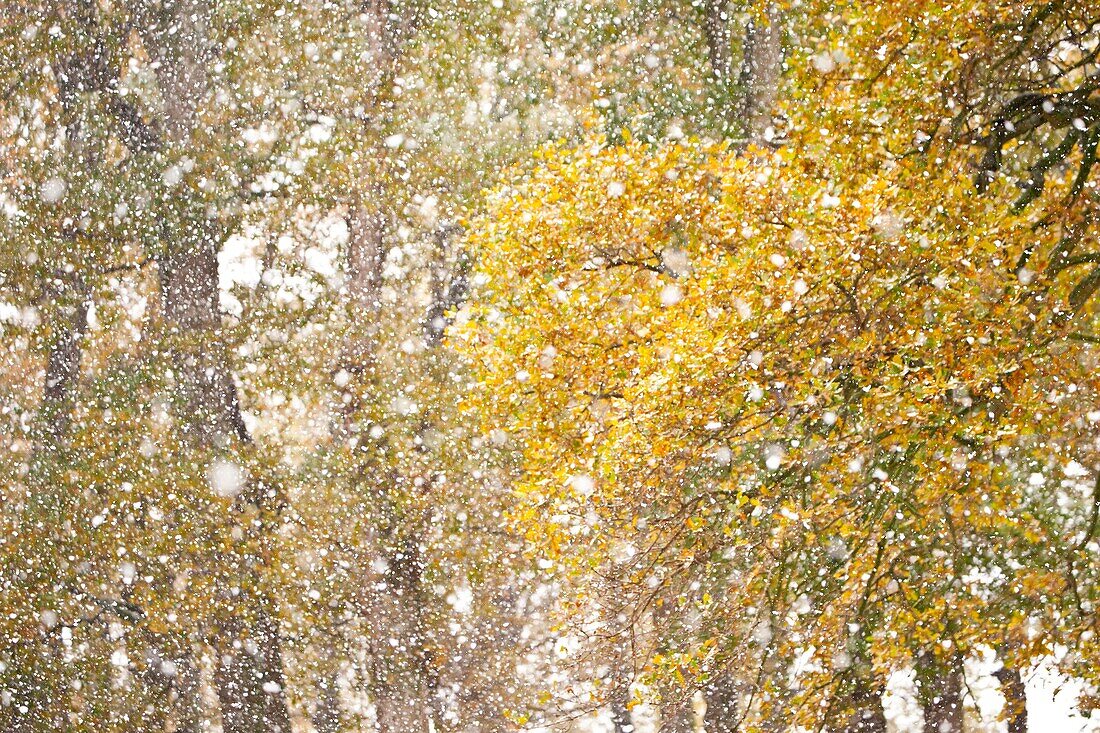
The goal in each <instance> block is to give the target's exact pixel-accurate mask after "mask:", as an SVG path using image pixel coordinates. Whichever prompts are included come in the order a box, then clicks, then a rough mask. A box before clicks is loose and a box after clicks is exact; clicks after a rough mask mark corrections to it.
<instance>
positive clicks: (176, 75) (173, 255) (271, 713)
mask: <svg viewBox="0 0 1100 733" xmlns="http://www.w3.org/2000/svg"><path fill="white" fill-rule="evenodd" d="M144 10H145V12H146V13H147V17H146V20H147V21H148V22H147V25H146V26H144V27H143V28H142V29H141V32H142V34H143V38H144V40H145V43H146V46H147V48H148V49H149V52H150V55H151V56H152V57H153V58H154V59H155V60H156V61H157V62H158V64H159V68H158V69H157V81H158V84H159V86H160V91H161V95H162V97H163V99H164V117H163V120H162V122H163V130H164V137H165V142H166V143H167V145H168V150H169V154H170V156H173V157H176V156H183V155H184V154H185V153H186V151H187V149H188V147H189V145H190V142H191V138H192V135H193V133H194V132H195V130H196V127H197V124H198V113H199V108H200V105H201V103H202V101H203V99H204V98H205V96H206V94H207V91H208V89H209V86H210V82H211V79H210V69H211V68H212V65H213V63H214V61H215V54H214V49H213V44H212V42H211V39H210V27H211V25H212V21H213V14H214V7H213V4H212V2H211V0H166V1H165V2H162V3H159V4H158V5H156V6H150V7H147V8H145V9H144ZM181 195H183V196H186V195H187V193H182V194H181ZM164 233H165V244H164V253H163V255H162V257H161V259H160V260H159V276H160V287H161V296H162V298H163V303H164V316H165V320H166V321H167V323H168V325H169V326H170V337H171V339H172V341H173V342H174V343H173V347H172V355H173V361H174V364H175V372H176V374H175V378H176V384H177V389H178V394H177V399H178V403H179V404H178V413H177V414H178V415H179V418H180V420H179V422H180V429H181V432H182V433H183V435H184V437H185V439H186V440H187V442H188V443H190V444H191V445H192V446H193V447H194V449H195V450H196V451H198V453H199V455H207V456H209V455H210V454H211V451H212V450H214V451H225V450H229V449H231V448H233V447H234V446H239V445H240V444H242V443H247V442H249V441H250V436H249V435H248V431H247V430H246V428H245V425H244V420H243V419H242V417H241V411H240V405H239V403H238V398H237V389H236V385H235V384H234V382H233V377H232V375H231V374H230V371H229V364H228V358H227V355H226V353H225V350H224V345H223V342H222V340H221V336H220V330H221V314H220V312H219V309H218V259H217V248H218V244H219V242H220V233H219V231H218V229H217V227H216V226H215V225H214V224H213V223H212V222H211V221H209V219H208V216H207V213H206V206H205V204H204V203H202V202H200V201H196V202H195V204H194V206H192V207H190V210H189V211H187V213H186V214H185V215H184V216H183V217H182V221H180V222H174V223H172V224H170V225H166V226H165V232H164ZM241 499H254V503H256V504H257V505H262V504H263V503H264V499H265V497H264V496H262V495H254V496H253V495H251V494H250V495H249V496H247V497H245V496H242V497H241ZM259 531H260V532H261V533H265V534H266V533H267V532H270V529H269V528H268V527H266V526H263V527H261V528H260V530H259ZM238 561H239V563H240V569H239V572H240V573H241V574H242V576H244V577H242V583H241V584H240V585H241V586H242V587H249V586H253V585H254V583H252V582H248V581H249V576H252V575H253V574H255V573H256V572H257V569H256V568H255V567H253V566H252V561H251V560H249V559H247V558H243V557H242V558H238ZM236 604H237V605H236V608H234V609H233V611H232V613H231V614H230V616H229V618H228V620H227V621H226V622H225V623H224V626H223V628H222V629H221V634H220V636H219V639H218V640H217V646H218V647H219V648H218V649H217V652H218V663H217V668H216V671H215V675H214V682H215V686H216V688H217V693H218V700H219V703H220V705H221V712H222V727H223V729H224V730H225V733H261V731H262V732H263V733H275V732H287V733H289V730H290V713H289V709H288V707H287V701H286V692H285V689H284V680H283V673H282V660H281V657H280V644H279V629H278V620H277V615H276V614H275V613H274V611H273V609H272V605H273V604H272V602H271V600H270V599H269V598H267V597H266V596H265V595H264V594H263V593H262V592H261V593H258V594H256V595H242V597H241V598H240V599H239V600H237V602H236Z"/></svg>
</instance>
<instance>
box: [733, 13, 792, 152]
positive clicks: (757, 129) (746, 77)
mask: <svg viewBox="0 0 1100 733" xmlns="http://www.w3.org/2000/svg"><path fill="white" fill-rule="evenodd" d="M782 73H783V27H782V15H781V13H780V10H779V6H778V4H777V3H774V2H771V3H768V4H767V6H766V7H765V8H764V10H763V12H762V13H758V14H755V15H754V16H753V17H752V19H751V20H750V21H749V24H748V27H747V28H746V29H745V43H744V56H743V58H742V62H741V89H742V93H743V94H744V97H743V98H742V104H741V109H740V110H739V117H740V120H741V122H742V124H743V125H744V132H745V136H746V139H747V142H748V143H749V144H752V145H765V144H767V143H769V142H770V140H769V136H768V128H770V127H771V126H772V115H773V114H774V112H775V102H776V98H777V97H778V95H779V81H780V77H781V76H782Z"/></svg>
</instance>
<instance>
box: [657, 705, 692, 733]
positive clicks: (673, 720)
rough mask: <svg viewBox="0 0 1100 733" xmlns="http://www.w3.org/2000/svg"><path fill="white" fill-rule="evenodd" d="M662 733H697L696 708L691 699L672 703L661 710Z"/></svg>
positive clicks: (660, 729)
mask: <svg viewBox="0 0 1100 733" xmlns="http://www.w3.org/2000/svg"><path fill="white" fill-rule="evenodd" d="M658 730H659V731H660V733H695V708H694V706H693V705H692V701H691V698H688V699H687V700H678V701H674V702H672V703H670V704H669V705H667V706H666V707H664V708H662V710H661V727H660V728H659V729H658Z"/></svg>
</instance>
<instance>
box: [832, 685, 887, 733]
mask: <svg viewBox="0 0 1100 733" xmlns="http://www.w3.org/2000/svg"><path fill="white" fill-rule="evenodd" d="M850 708H851V709H852V712H851V715H850V717H849V718H848V720H847V722H846V724H845V725H844V727H843V728H842V729H841V730H842V731H843V733H886V711H885V709H884V708H883V706H882V690H881V689H878V688H876V687H874V686H872V685H871V684H869V683H868V682H866V681H864V680H862V679H861V680H857V681H856V683H855V688H854V689H853V690H852V692H851V699H850Z"/></svg>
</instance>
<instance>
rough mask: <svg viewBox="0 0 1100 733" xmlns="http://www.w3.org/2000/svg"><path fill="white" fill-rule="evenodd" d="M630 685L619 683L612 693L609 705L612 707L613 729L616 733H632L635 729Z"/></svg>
mask: <svg viewBox="0 0 1100 733" xmlns="http://www.w3.org/2000/svg"><path fill="white" fill-rule="evenodd" d="M629 703H630V687H629V686H626V685H619V686H618V687H616V689H615V691H614V692H612V693H611V700H610V701H609V707H610V708H611V729H612V730H613V731H615V733H631V731H633V730H634V719H633V716H632V715H631V713H630V707H629Z"/></svg>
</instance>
